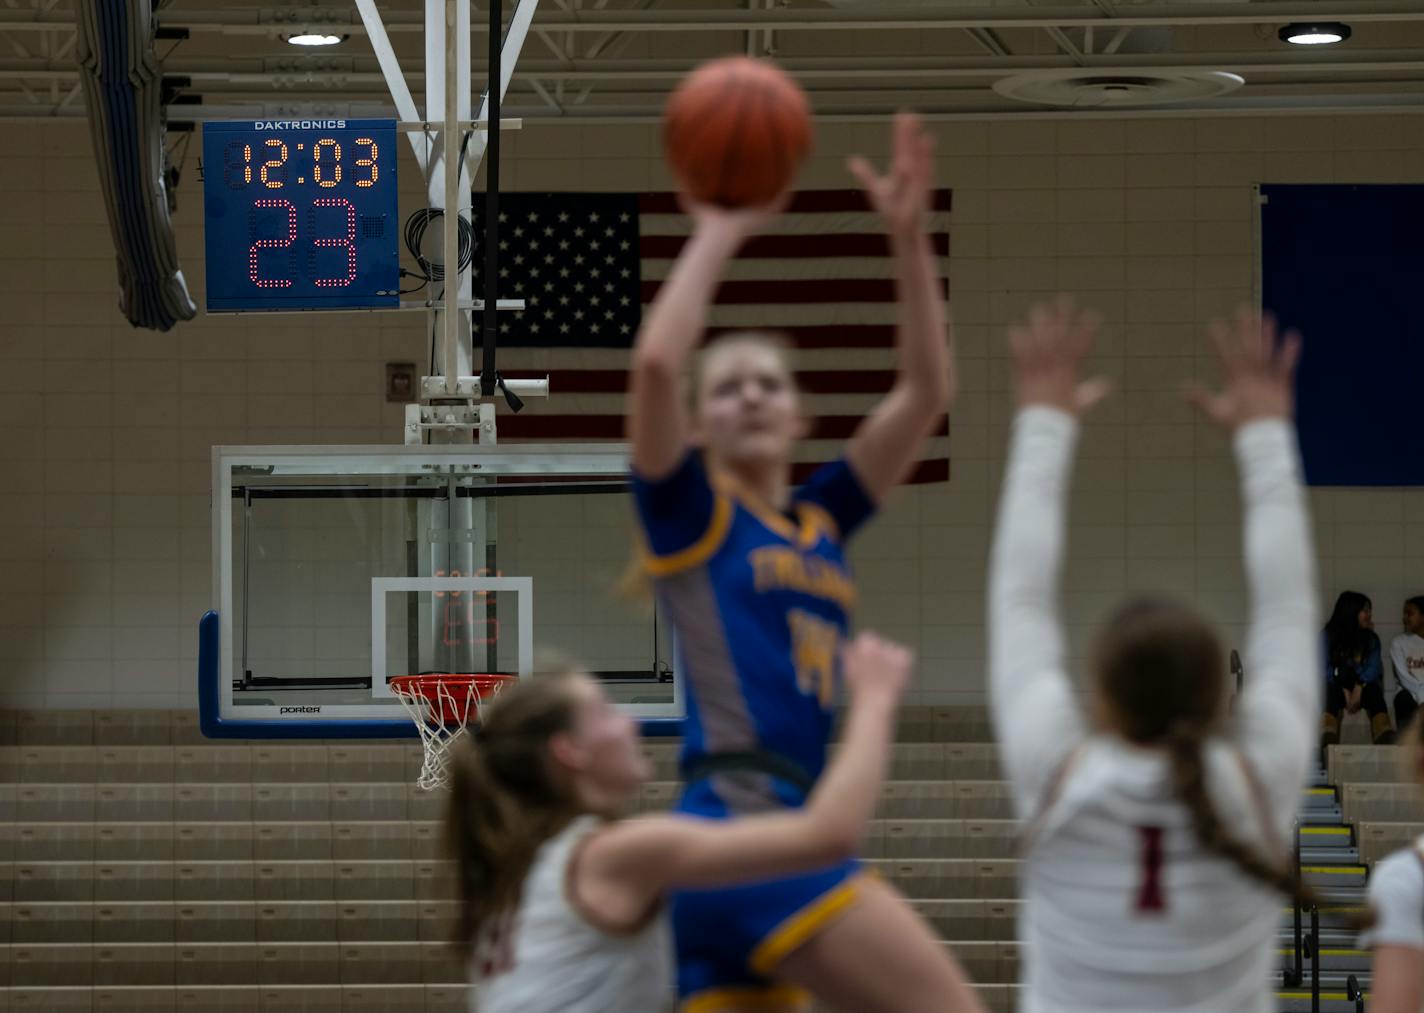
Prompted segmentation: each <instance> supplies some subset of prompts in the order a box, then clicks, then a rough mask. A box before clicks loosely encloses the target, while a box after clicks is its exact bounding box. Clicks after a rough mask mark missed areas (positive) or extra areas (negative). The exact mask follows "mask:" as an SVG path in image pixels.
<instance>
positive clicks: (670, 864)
mask: <svg viewBox="0 0 1424 1013" xmlns="http://www.w3.org/2000/svg"><path fill="white" fill-rule="evenodd" d="M912 662H913V656H912V654H911V653H910V651H908V650H907V649H905V648H904V647H901V646H899V645H897V644H892V643H889V642H887V641H884V640H881V639H880V638H879V637H876V636H875V635H874V634H869V633H862V634H861V635H860V636H859V637H857V638H856V639H855V641H853V642H852V643H851V644H849V645H848V646H847V647H846V648H845V651H844V664H845V677H846V683H847V685H848V686H849V688H850V692H851V705H850V713H849V716H848V718H847V721H846V731H845V741H844V743H843V744H842V746H841V748H840V749H839V750H838V751H837V753H836V757H835V759H834V760H833V761H832V762H831V765H830V767H828V768H827V770H826V773H825V775H824V776H823V777H822V778H821V780H820V782H819V783H818V784H817V786H816V788H815V790H814V791H813V792H812V793H811V797H810V798H809V799H808V800H807V803H806V805H805V807H804V808H801V809H791V810H785V811H782V812H778V813H775V814H770V815H764V816H763V815H758V816H747V817H743V818H740V819H734V820H707V819H698V818H695V817H687V816H652V817H648V818H646V819H638V820H626V821H624V822H622V823H618V824H615V825H613V826H610V827H609V828H608V829H606V830H604V831H603V832H602V833H600V834H599V835H598V837H597V838H595V839H594V840H593V841H590V843H589V845H588V848H587V852H586V864H585V867H584V869H583V870H581V872H582V873H583V874H585V875H587V876H589V877H591V878H592V879H594V880H597V881H600V882H601V885H602V886H604V887H606V886H607V885H608V884H613V885H615V886H616V888H618V889H622V890H628V891H632V892H634V893H636V894H637V895H638V897H639V899H640V900H641V901H642V903H644V904H647V903H651V902H652V901H653V900H654V899H655V898H656V897H657V896H659V895H661V894H662V893H663V892H664V891H666V890H669V889H674V888H678V887H701V886H717V885H721V884H727V883H733V882H747V881H750V880H755V879H762V878H768V877H772V876H780V875H787V874H790V873H795V872H802V871H806V870H808V869H811V868H814V867H817V866H824V865H831V864H833V863H835V862H839V861H844V860H845V859H847V858H850V857H852V856H853V855H854V854H855V853H856V851H857V850H858V848H859V847H860V842H861V838H862V837H863V835H864V833H865V826H866V823H867V822H869V820H870V818H871V817H872V816H873V815H874V813H875V806H876V803H877V802H878V800H879V797H880V791H881V788H882V786H883V785H884V781H885V772H886V767H887V765H888V763H889V755H890V742H891V739H892V737H893V735H894V730H895V713H896V709H897V707H898V706H899V702H900V697H901V695H902V694H903V692H904V690H905V686H906V684H907V682H908V681H909V676H910V669H911V665H912ZM597 888H598V886H595V889H597Z"/></svg>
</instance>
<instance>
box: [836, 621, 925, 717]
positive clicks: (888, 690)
mask: <svg viewBox="0 0 1424 1013" xmlns="http://www.w3.org/2000/svg"><path fill="white" fill-rule="evenodd" d="M841 664H842V666H843V668H844V671H845V680H846V685H847V687H849V689H850V692H851V696H852V697H853V698H855V699H866V698H870V697H878V698H882V699H884V700H885V701H886V702H888V703H892V704H893V703H896V702H898V701H899V699H900V696H901V695H902V694H903V693H904V692H905V687H906V686H908V685H909V682H910V672H911V670H912V669H913V668H914V665H915V654H914V652H913V651H911V650H910V649H909V648H908V647H904V646H902V645H900V644H897V643H894V642H892V641H889V640H883V639H881V638H880V637H878V636H876V635H875V634H874V633H861V634H859V635H857V636H856V638H855V639H854V640H852V641H851V642H850V643H848V644H846V645H845V646H844V647H842V648H841Z"/></svg>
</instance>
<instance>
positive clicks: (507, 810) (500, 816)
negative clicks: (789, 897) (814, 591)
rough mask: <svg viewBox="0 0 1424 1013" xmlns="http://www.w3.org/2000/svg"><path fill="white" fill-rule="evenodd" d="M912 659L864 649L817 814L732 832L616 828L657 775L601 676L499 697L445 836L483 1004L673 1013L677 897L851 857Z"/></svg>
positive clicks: (740, 824)
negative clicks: (668, 908) (683, 891)
mask: <svg viewBox="0 0 1424 1013" xmlns="http://www.w3.org/2000/svg"><path fill="white" fill-rule="evenodd" d="M910 664H911V659H910V654H909V652H908V651H907V650H905V649H904V648H902V647H898V646H896V645H893V644H889V643H887V642H884V641H881V640H879V639H878V638H876V637H874V636H873V635H871V634H862V635H861V636H859V637H857V638H856V640H855V641H854V642H852V643H851V644H850V645H848V646H847V647H846V649H845V652H844V666H845V678H846V682H847V685H848V686H849V688H850V692H851V705H850V713H849V716H848V719H847V723H846V732H845V738H844V742H843V744H842V746H841V749H840V750H839V751H838V752H837V754H836V758H835V760H834V761H833V762H832V764H831V765H830V767H829V768H828V769H827V771H826V773H825V775H824V776H823V777H822V778H821V780H820V782H819V784H818V786H817V787H816V789H815V790H814V791H813V793H812V794H811V796H810V800H809V801H808V803H807V805H806V806H805V807H804V808H800V809H787V810H782V811H778V812H776V813H770V814H766V815H756V816H747V817H745V818H739V819H734V820H707V819H700V818H695V817H690V816H686V815H672V814H668V815H657V816H647V817H643V818H638V819H626V820H620V819H618V818H617V817H618V814H619V813H621V812H622V811H624V810H625V809H627V808H628V806H629V804H630V803H631V802H632V801H633V799H634V798H635V797H636V796H637V793H638V791H639V789H640V788H641V787H642V785H643V783H644V782H645V781H646V780H647V778H648V776H649V769H648V764H647V760H646V759H645V758H644V757H643V756H642V754H641V753H640V751H639V748H638V733H637V728H636V726H635V725H634V723H633V721H632V720H631V719H629V718H628V716H627V715H626V714H624V713H623V712H622V711H620V710H618V709H617V708H616V707H615V706H614V705H613V704H612V703H611V702H610V701H609V700H608V698H607V697H606V696H605V695H604V693H603V691H602V690H601V689H600V688H599V686H598V684H597V683H596V682H595V681H594V680H593V679H592V678H590V677H589V676H588V675H586V674H584V673H582V672H579V671H577V670H569V671H565V672H562V673H559V674H554V675H550V676H540V677H535V678H533V679H530V680H527V681H525V682H523V683H520V684H519V685H518V686H516V687H514V688H513V689H511V690H508V691H506V692H504V693H502V694H500V696H499V698H498V699H496V700H495V701H494V702H493V703H492V704H491V705H490V707H489V708H488V710H487V712H486V714H485V716H484V721H483V723H482V724H481V725H480V727H479V728H478V730H477V732H476V733H475V741H474V744H473V746H472V747H471V748H468V749H466V750H465V751H464V752H462V753H461V754H460V756H459V758H458V760H457V762H456V765H455V767H454V771H453V777H452V791H451V799H450V812H449V817H448V827H447V831H448V841H449V846H450V850H451V852H452V854H453V857H454V858H455V861H456V866H457V877H458V880H459V885H460V902H461V909H460V915H459V919H458V926H457V940H458V942H459V944H460V945H461V946H462V948H463V949H464V950H465V952H466V954H467V955H468V956H469V957H470V959H471V966H472V969H473V970H474V972H475V977H476V979H477V980H478V981H479V988H478V995H477V1000H476V1001H477V1002H478V1008H479V1009H480V1010H482V1011H483V1013H516V1011H517V1013H644V1011H649V1013H652V1011H657V1010H664V1009H667V1008H668V1007H669V1006H670V1005H671V1004H672V1002H673V1001H674V998H675V992H674V987H673V950H672V937H671V933H670V930H669V927H668V920H667V915H666V913H665V911H664V906H663V897H664V895H665V894H666V892H667V891H668V890H670V889H672V888H674V887H679V888H688V887H703V888H705V887H712V886H720V885H726V884H732V883H744V882H750V881H754V880H760V879H766V878H770V877H775V876H784V875H789V874H791V873H797V872H804V871H808V870H811V869H814V868H817V867H821V866H827V865H832V864H834V863H836V862H839V861H844V860H845V859H847V858H849V857H850V856H852V855H853V854H854V853H855V851H856V848H857V845H858V844H859V842H860V838H861V836H862V834H863V832H864V829H865V824H866V822H867V821H868V820H869V819H870V817H871V815H872V814H873V812H874V809H875V804H876V800H877V798H878V796H879V793H880V787H881V784H882V782H883V780H884V776H885V770H886V766H887V763H888V757H889V751H890V741H891V737H892V735H893V729H894V721H895V711H896V707H897V705H898V703H899V699H900V696H901V693H902V692H903V690H904V687H905V683H906V681H907V679H908V676H909V670H910ZM971 1001H972V1000H971ZM960 1008H964V1009H969V1008H977V1007H976V1006H971V1005H965V1006H963V1007H960Z"/></svg>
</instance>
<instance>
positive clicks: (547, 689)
mask: <svg viewBox="0 0 1424 1013" xmlns="http://www.w3.org/2000/svg"><path fill="white" fill-rule="evenodd" d="M540 667H541V668H543V669H544V670H545V671H546V672H547V674H541V675H536V676H534V677H533V678H530V679H524V680H522V681H520V682H519V683H518V684H517V685H516V686H514V687H513V688H512V689H509V690H506V691H504V692H502V693H500V695H499V696H498V697H497V698H496V699H495V700H494V701H493V702H492V703H490V705H489V706H487V707H486V708H485V710H484V714H483V716H482V721H481V724H480V725H479V727H478V728H477V729H476V730H475V731H474V733H473V735H472V741H471V743H470V744H469V745H468V746H466V747H465V748H463V749H461V750H459V751H458V752H457V754H456V755H455V757H453V758H452V769H451V777H450V806H449V812H448V816H447V821H446V833H447V844H448V847H449V850H450V852H451V855H452V857H453V858H454V859H455V862H456V867H457V872H458V877H459V882H460V889H461V899H462V901H463V904H462V907H461V916H460V920H459V923H458V931H457V936H456V938H457V940H459V941H460V943H461V945H463V946H466V947H472V946H474V944H475V943H476V942H477V941H479V940H481V939H482V932H484V931H486V930H487V928H488V927H489V926H490V925H491V924H492V919H495V918H497V917H498V916H499V915H501V914H503V913H505V912H507V911H509V910H511V909H512V908H513V907H514V906H515V905H516V904H517V903H518V900H519V892H520V889H521V887H522V885H523V882H524V877H525V875H526V873H527V872H528V871H529V865H530V863H531V862H532V861H533V859H534V855H535V853H536V852H537V851H538V848H539V845H540V844H542V843H543V842H544V841H546V840H548V839H549V838H550V837H552V836H553V835H554V834H557V833H558V832H559V831H560V830H562V829H563V828H564V827H565V826H567V825H568V823H569V822H570V821H571V820H573V819H574V818H575V817H577V816H580V815H583V814H585V813H599V814H602V815H608V816H612V815H615V814H616V813H618V812H619V811H620V810H622V809H623V808H625V807H626V805H627V803H628V802H629V801H630V799H631V798H632V796H633V795H634V794H635V793H636V792H637V790H638V788H639V787H640V786H641V785H642V784H643V782H644V781H646V780H647V778H648V776H649V773H650V771H649V767H648V762H647V760H646V759H645V758H644V757H643V755H642V752H641V751H640V749H639V746H638V732H637V728H636V727H635V726H634V724H633V721H632V719H631V718H629V717H628V715H627V714H625V713H623V712H622V711H620V710H619V709H618V708H617V707H615V706H614V705H613V703H612V702H611V701H610V700H609V699H608V697H607V696H606V695H605V694H604V692H603V690H602V689H601V688H600V687H599V685H598V683H597V682H595V681H594V680H593V679H592V678H591V677H590V676H589V675H588V674H587V673H586V672H584V671H583V670H582V669H580V668H578V667H577V666H574V665H571V664H568V663H558V664H549V663H545V664H542V665H541V666H540Z"/></svg>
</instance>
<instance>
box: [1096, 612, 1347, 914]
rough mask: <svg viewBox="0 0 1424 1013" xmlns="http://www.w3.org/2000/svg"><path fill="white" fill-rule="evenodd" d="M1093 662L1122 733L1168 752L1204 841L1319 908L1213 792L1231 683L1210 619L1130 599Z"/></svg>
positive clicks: (1261, 879) (1177, 788)
mask: <svg viewBox="0 0 1424 1013" xmlns="http://www.w3.org/2000/svg"><path fill="white" fill-rule="evenodd" d="M1093 662H1094V669H1095V671H1096V673H1097V677H1098V681H1099V685H1100V688H1101V692H1102V694H1103V699H1104V703H1105V704H1106V705H1107V708H1108V710H1109V712H1110V714H1111V719H1112V721H1113V723H1114V724H1115V726H1116V728H1117V730H1118V731H1119V732H1121V734H1122V735H1123V736H1124V737H1125V738H1127V739H1128V740H1129V741H1131V742H1134V743H1136V744H1138V745H1154V746H1163V747H1165V748H1166V752H1167V758H1168V763H1169V768H1170V772H1171V779H1172V788H1173V791H1174V792H1175V793H1176V796H1177V800H1178V801H1180V802H1181V803H1182V805H1183V806H1184V807H1185V808H1186V810H1187V813H1188V814H1189V816H1190V817H1191V825H1192V833H1193V834H1194V835H1195V836H1196V839H1197V843H1199V844H1200V845H1201V846H1202V847H1203V848H1205V849H1206V850H1207V851H1208V852H1209V853H1211V854H1213V855H1216V856H1218V857H1220V858H1223V859H1225V860H1226V861H1228V862H1230V863H1231V864H1232V865H1234V866H1235V867H1236V868H1237V869H1239V870H1240V871H1241V872H1242V873H1244V874H1245V875H1247V876H1249V877H1250V878H1251V879H1253V880H1255V881H1256V882H1258V883H1261V884H1263V885H1265V886H1268V887H1270V888H1271V889H1273V890H1275V891H1277V892H1279V893H1281V894H1284V895H1286V896H1288V897H1293V898H1295V899H1296V900H1297V901H1298V902H1300V903H1302V904H1304V905H1307V906H1308V905H1311V904H1317V903H1319V899H1318V897H1317V895H1316V894H1315V892H1314V891H1313V890H1311V889H1310V888H1309V887H1308V886H1306V885H1305V884H1303V883H1301V882H1299V880H1298V879H1297V877H1296V875H1295V872H1294V870H1293V869H1292V868H1291V867H1290V865H1289V864H1288V863H1287V862H1286V861H1284V860H1282V859H1272V858H1271V857H1269V856H1267V855H1265V854H1262V853H1261V852H1260V851H1258V850H1257V849H1256V848H1254V847H1252V846H1251V845H1249V844H1247V843H1246V842H1244V841H1242V840H1241V839H1239V838H1238V837H1236V836H1235V835H1234V834H1232V832H1231V831H1230V830H1229V829H1228V828H1227V826H1226V825H1225V824H1224V823H1223V822H1222V820H1221V816H1220V814H1219V813H1218V812H1217V811H1216V806H1215V805H1214V804H1213V803H1212V800H1211V795H1210V794H1209V793H1208V791H1207V784H1206V763H1205V759H1204V756H1203V749H1204V747H1205V744H1206V741H1207V739H1208V738H1210V736H1211V735H1212V734H1213V733H1214V732H1215V731H1216V728H1217V726H1218V724H1219V722H1220V720H1221V718H1222V715H1223V712H1224V696H1225V693H1226V683H1227V679H1226V659H1225V657H1224V656H1223V653H1222V648H1221V642H1220V641H1219V640H1218V639H1217V637H1216V634H1215V633H1214V632H1213V631H1212V629H1211V628H1210V627H1209V626H1208V625H1207V623H1206V622H1205V620H1203V619H1202V617H1201V616H1199V615H1198V614H1197V613H1195V612H1194V611H1192V610H1191V609H1188V608H1185V607H1184V606H1181V605H1178V604H1176V603H1174V602H1170V601H1165V600H1161V599H1153V598H1142V599H1137V600H1135V601H1131V602H1129V603H1128V604H1127V605H1125V606H1123V607H1122V608H1121V609H1119V610H1118V612H1117V614H1116V615H1115V616H1114V617H1113V618H1112V619H1111V620H1110V621H1109V623H1108V624H1107V626H1106V627H1104V629H1103V631H1102V633H1101V634H1099V637H1098V640H1097V643H1096V645H1095V647H1094V651H1093Z"/></svg>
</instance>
